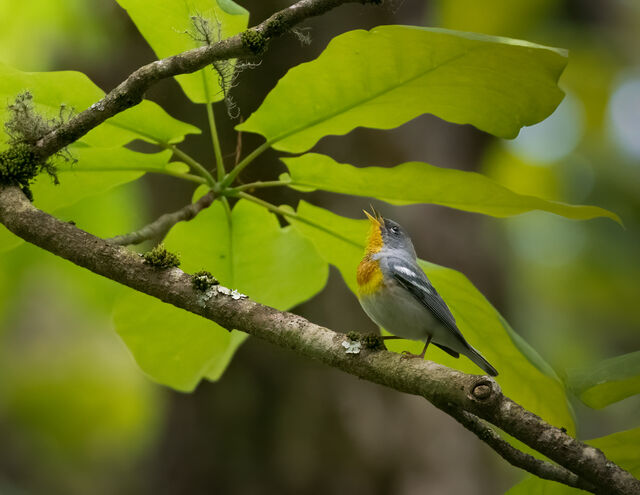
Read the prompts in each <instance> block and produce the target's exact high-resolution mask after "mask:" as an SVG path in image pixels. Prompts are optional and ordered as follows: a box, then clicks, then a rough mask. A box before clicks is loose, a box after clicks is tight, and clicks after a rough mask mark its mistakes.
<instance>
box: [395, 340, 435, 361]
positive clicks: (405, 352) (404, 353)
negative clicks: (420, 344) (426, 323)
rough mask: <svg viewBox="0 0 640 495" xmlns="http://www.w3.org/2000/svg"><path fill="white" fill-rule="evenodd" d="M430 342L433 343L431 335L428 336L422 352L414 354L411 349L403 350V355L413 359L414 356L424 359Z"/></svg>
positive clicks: (405, 357)
mask: <svg viewBox="0 0 640 495" xmlns="http://www.w3.org/2000/svg"><path fill="white" fill-rule="evenodd" d="M430 343H431V335H429V337H428V338H427V342H426V343H425V344H424V349H422V352H421V353H420V354H413V353H411V352H409V351H402V357H403V358H404V359H412V358H420V359H424V355H425V354H426V352H427V347H429V344H430Z"/></svg>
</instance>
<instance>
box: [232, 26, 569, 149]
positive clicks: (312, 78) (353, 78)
mask: <svg viewBox="0 0 640 495" xmlns="http://www.w3.org/2000/svg"><path fill="white" fill-rule="evenodd" d="M566 63H567V56H566V52H565V51H564V50H560V49H556V48H549V47H545V46H541V45H535V44H533V43H528V42H526V41H518V40H513V39H508V38H499V37H493V36H484V35H479V34H473V33H463V32H458V31H448V30H445V29H436V28H420V27H414V26H380V27H376V28H374V29H372V30H371V31H361V30H357V31H350V32H348V33H345V34H343V35H340V36H337V37H335V38H333V40H332V41H331V42H330V43H329V45H328V46H327V48H326V49H325V51H324V52H323V53H322V54H321V55H320V57H318V58H317V59H316V60H314V61H312V62H309V63H306V64H301V65H299V66H297V67H294V68H293V69H291V70H290V71H289V72H288V73H287V74H286V75H285V76H284V77H283V78H282V79H281V80H280V81H279V82H278V84H277V85H276V87H275V88H274V89H273V91H271V93H269V94H268V95H267V97H266V98H265V100H264V102H263V104H262V105H261V106H260V108H258V110H256V111H255V112H254V113H253V115H251V116H250V117H249V119H247V121H246V122H244V123H242V124H240V125H238V126H236V129H238V130H241V131H245V132H256V133H259V134H262V135H263V136H264V137H265V138H266V139H267V140H268V141H269V142H270V143H272V146H273V147H274V148H276V149H279V150H282V151H290V152H296V153H299V152H303V151H306V150H308V149H309V148H311V147H312V146H313V145H314V144H315V143H316V142H317V141H318V140H319V139H320V138H322V137H323V136H326V135H328V134H337V135H342V134H346V133H348V132H349V131H351V130H353V129H354V128H355V127H358V126H365V127H373V128H379V129H391V128H393V127H397V126H399V125H401V124H403V123H405V122H407V121H409V120H411V119H413V118H415V117H417V116H419V115H421V114H423V113H432V114H434V115H436V116H438V117H440V118H442V119H444V120H448V121H450V122H454V123H457V124H472V125H474V126H476V127H477V128H478V129H481V130H483V131H486V132H489V133H491V134H494V135H496V136H500V137H505V138H513V137H515V136H517V135H518V131H519V130H520V128H521V127H522V126H526V125H532V124H535V123H537V122H540V121H541V120H544V119H545V118H547V117H548V116H549V115H550V114H551V113H552V112H553V111H554V109H555V108H556V107H557V106H558V104H559V103H560V101H561V100H562V96H563V93H562V91H560V89H559V88H558V87H557V84H556V83H557V81H558V78H559V77H560V74H561V72H562V70H563V69H564V67H565V65H566Z"/></svg>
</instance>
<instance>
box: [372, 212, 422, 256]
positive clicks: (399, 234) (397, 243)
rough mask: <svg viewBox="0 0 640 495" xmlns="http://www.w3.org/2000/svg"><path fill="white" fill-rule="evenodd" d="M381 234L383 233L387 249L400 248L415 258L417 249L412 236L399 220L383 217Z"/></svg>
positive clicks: (383, 240)
mask: <svg viewBox="0 0 640 495" xmlns="http://www.w3.org/2000/svg"><path fill="white" fill-rule="evenodd" d="M380 234H381V235H382V242H383V244H384V247H385V249H400V250H402V251H405V252H409V253H411V255H412V256H413V257H414V258H415V257H416V250H415V249H414V247H413V242H411V237H409V234H407V231H406V230H404V229H403V228H402V226H401V225H400V224H399V223H398V222H394V221H393V220H389V219H388V218H383V219H382V223H381V225H380Z"/></svg>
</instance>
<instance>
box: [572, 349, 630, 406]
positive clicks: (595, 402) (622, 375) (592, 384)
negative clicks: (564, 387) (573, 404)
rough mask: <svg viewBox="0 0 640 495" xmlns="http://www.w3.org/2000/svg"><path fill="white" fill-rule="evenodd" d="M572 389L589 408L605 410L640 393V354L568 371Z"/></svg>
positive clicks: (627, 355)
mask: <svg viewBox="0 0 640 495" xmlns="http://www.w3.org/2000/svg"><path fill="white" fill-rule="evenodd" d="M567 375H568V377H567V380H568V384H569V387H570V388H571V390H573V392H574V393H575V394H576V395H577V396H578V397H580V399H581V400H582V402H584V403H585V404H586V405H588V406H589V407H593V408H594V409H601V408H603V407H606V406H608V405H609V404H613V403H614V402H618V401H620V400H622V399H626V398H627V397H631V396H632V395H636V394H639V393H640V351H637V352H631V353H629V354H624V355H622V356H617V357H614V358H611V359H606V360H604V361H602V362H600V363H596V364H593V365H590V366H586V367H584V368H573V369H569V370H567Z"/></svg>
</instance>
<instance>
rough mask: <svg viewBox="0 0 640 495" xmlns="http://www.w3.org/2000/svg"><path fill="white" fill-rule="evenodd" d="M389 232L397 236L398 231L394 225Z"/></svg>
mask: <svg viewBox="0 0 640 495" xmlns="http://www.w3.org/2000/svg"><path fill="white" fill-rule="evenodd" d="M391 232H393V233H394V234H399V233H400V229H399V228H398V227H396V226H395V225H394V226H393V227H391Z"/></svg>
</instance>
